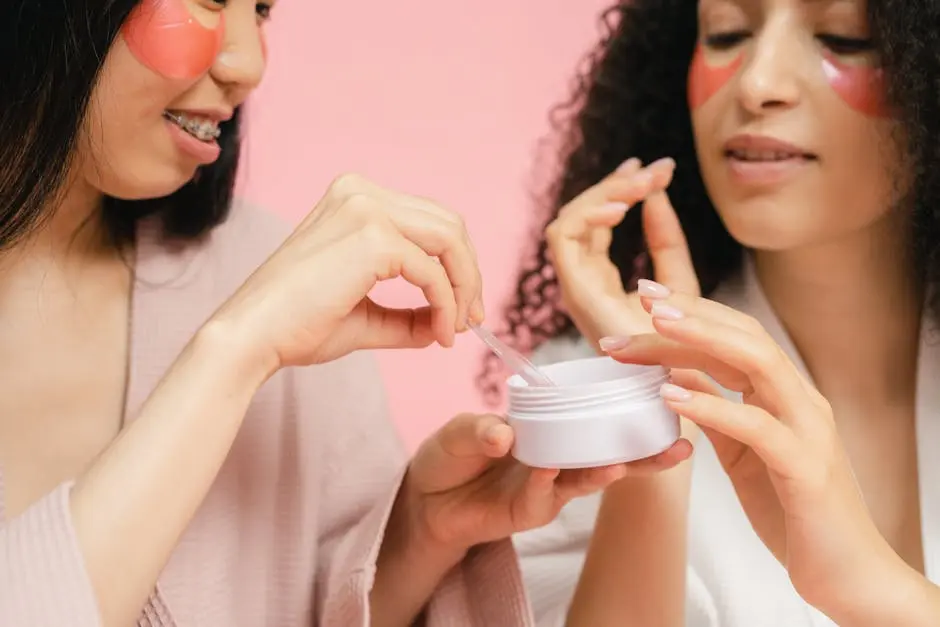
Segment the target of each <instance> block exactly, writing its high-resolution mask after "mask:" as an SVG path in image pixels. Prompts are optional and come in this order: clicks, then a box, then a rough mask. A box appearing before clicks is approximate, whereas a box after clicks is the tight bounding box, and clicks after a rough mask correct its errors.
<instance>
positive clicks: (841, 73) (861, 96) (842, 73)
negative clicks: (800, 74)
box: [823, 55, 888, 118]
mask: <svg viewBox="0 0 940 627" xmlns="http://www.w3.org/2000/svg"><path fill="white" fill-rule="evenodd" d="M823 73H825V75H826V80H827V81H828V82H829V85H830V86H831V87H832V89H833V90H834V91H835V92H836V93H837V94H838V95H839V97H840V98H841V99H842V100H843V102H845V104H847V105H849V106H850V107H851V108H853V109H855V110H856V111H858V112H859V113H862V114H864V115H868V116H871V117H879V118H880V117H888V110H887V106H886V105H885V102H884V94H885V87H884V72H882V71H881V70H880V69H878V68H872V67H868V66H861V65H859V66H855V65H847V64H845V63H842V62H840V61H839V60H838V59H837V58H836V57H834V56H832V55H826V57H825V58H824V59H823Z"/></svg>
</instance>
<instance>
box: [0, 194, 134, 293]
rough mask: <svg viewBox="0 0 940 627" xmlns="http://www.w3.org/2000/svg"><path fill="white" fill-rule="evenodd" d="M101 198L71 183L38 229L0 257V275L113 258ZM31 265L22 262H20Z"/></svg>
mask: <svg viewBox="0 0 940 627" xmlns="http://www.w3.org/2000/svg"><path fill="white" fill-rule="evenodd" d="M102 199H103V195H102V194H101V192H100V191H98V190H97V189H95V188H93V187H92V186H91V185H89V184H88V183H87V182H85V181H84V179H80V180H78V181H76V182H73V183H72V184H71V185H70V186H69V188H68V192H67V193H66V194H65V195H64V196H63V197H62V198H61V199H59V200H57V201H56V203H55V204H54V205H50V206H49V207H48V208H47V209H46V211H47V212H48V214H49V216H48V217H47V218H45V219H44V220H43V222H42V224H40V226H39V227H38V228H37V229H36V230H35V231H34V232H32V233H30V234H29V235H28V236H27V237H26V238H25V239H24V240H22V241H21V242H19V243H18V244H17V245H16V246H14V247H13V248H12V249H10V250H9V251H5V252H3V253H2V254H0V275H5V274H10V273H11V272H12V271H13V270H14V269H15V268H23V266H24V265H26V266H33V265H35V264H39V265H43V266H45V265H47V264H48V263H49V262H54V263H56V264H57V265H59V266H65V267H68V266H78V267H82V266H84V265H85V264H87V263H89V262H96V261H101V260H107V259H114V258H115V252H116V251H115V250H114V246H113V245H112V243H111V242H110V239H109V238H108V234H107V231H106V229H105V228H104V223H103V221H102V219H101V202H102ZM27 261H29V262H33V263H25V264H24V262H27Z"/></svg>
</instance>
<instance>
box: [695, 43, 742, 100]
mask: <svg viewBox="0 0 940 627" xmlns="http://www.w3.org/2000/svg"><path fill="white" fill-rule="evenodd" d="M742 61H743V57H742V55H741V54H738V55H737V56H735V57H734V58H733V59H731V61H730V62H726V63H725V64H724V65H717V66H716V65H712V63H710V62H709V61H708V59H707V57H706V53H705V52H704V51H703V50H702V47H701V46H698V47H697V48H696V49H695V55H694V56H693V57H692V65H691V67H690V68H689V107H690V108H692V109H697V108H699V107H701V106H702V105H703V104H705V103H706V102H708V100H709V99H710V98H711V97H712V96H714V95H715V93H716V92H718V91H719V90H720V89H721V88H722V87H724V86H725V84H726V83H727V82H728V81H729V80H731V77H732V76H734V75H735V74H736V73H737V71H738V70H739V69H740V68H741V63H742Z"/></svg>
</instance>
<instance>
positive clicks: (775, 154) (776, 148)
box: [724, 135, 817, 163]
mask: <svg viewBox="0 0 940 627" xmlns="http://www.w3.org/2000/svg"><path fill="white" fill-rule="evenodd" d="M724 155H725V157H727V158H731V159H734V160H736V161H744V162H750V163H767V162H771V163H773V162H780V161H791V160H801V161H804V160H805V161H809V160H816V159H817V157H816V155H815V154H813V153H811V152H809V151H808V150H805V149H803V148H801V147H800V146H797V145H795V144H791V143H789V142H785V141H782V140H779V139H776V138H773V137H767V136H758V135H737V136H735V137H733V138H732V139H731V140H729V141H728V142H727V143H726V144H725V146H724Z"/></svg>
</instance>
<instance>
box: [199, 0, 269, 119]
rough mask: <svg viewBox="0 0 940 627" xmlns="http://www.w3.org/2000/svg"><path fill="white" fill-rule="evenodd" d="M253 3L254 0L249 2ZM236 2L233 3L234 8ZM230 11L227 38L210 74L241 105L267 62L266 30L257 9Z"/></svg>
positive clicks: (259, 81)
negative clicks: (258, 16)
mask: <svg viewBox="0 0 940 627" xmlns="http://www.w3.org/2000/svg"><path fill="white" fill-rule="evenodd" d="M249 4H250V6H252V7H253V6H254V5H253V3H249ZM236 7H237V5H234V4H232V5H230V8H231V9H235V8H236ZM242 13H246V12H236V11H234V10H231V11H228V12H227V13H226V16H225V40H224V41H223V42H222V48H221V50H220V51H219V54H218V56H217V57H216V58H215V61H214V62H213V64H212V69H211V70H210V71H211V74H212V76H213V78H214V79H215V80H216V81H218V82H219V83H220V84H221V85H222V86H223V87H224V88H225V90H226V91H227V92H228V94H229V97H230V99H231V100H232V104H233V105H235V106H238V105H240V104H241V103H242V102H244V101H245V99H246V98H248V94H250V93H251V92H252V91H253V90H254V89H255V88H256V87H257V86H258V85H259V83H261V79H262V77H263V76H264V70H265V65H266V58H265V57H266V53H265V45H264V34H263V32H262V30H261V26H259V25H258V21H257V18H256V17H255V14H254V12H253V11H252V12H251V13H250V14H248V15H246V14H242Z"/></svg>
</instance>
